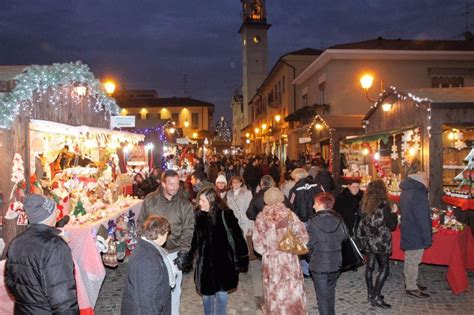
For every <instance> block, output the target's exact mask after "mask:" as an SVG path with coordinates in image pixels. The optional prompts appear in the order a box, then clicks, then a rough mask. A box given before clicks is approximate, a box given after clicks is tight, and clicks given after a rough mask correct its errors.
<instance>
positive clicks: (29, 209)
mask: <svg viewBox="0 0 474 315" xmlns="http://www.w3.org/2000/svg"><path fill="white" fill-rule="evenodd" d="M24 208H25V212H26V214H27V215H28V221H29V222H30V223H42V222H44V221H46V220H47V219H49V218H50V217H51V216H53V215H54V214H55V213H56V212H55V211H56V203H55V202H54V200H52V199H50V198H46V197H45V196H42V195H36V194H30V195H27V196H26V197H25V205H24Z"/></svg>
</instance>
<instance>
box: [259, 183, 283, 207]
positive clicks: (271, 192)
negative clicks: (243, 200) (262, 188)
mask: <svg viewBox="0 0 474 315" xmlns="http://www.w3.org/2000/svg"><path fill="white" fill-rule="evenodd" d="M284 200H285V196H284V195H283V193H282V192H281V190H280V189H278V188H275V187H273V188H270V189H268V190H267V191H266V192H265V194H264V195H263V201H265V204H267V205H274V204H277V203H280V202H283V201H284Z"/></svg>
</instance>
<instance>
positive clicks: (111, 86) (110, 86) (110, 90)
mask: <svg viewBox="0 0 474 315" xmlns="http://www.w3.org/2000/svg"><path fill="white" fill-rule="evenodd" d="M104 88H105V91H106V92H107V94H109V95H112V94H114V92H115V83H114V82H112V81H106V82H105V83H104Z"/></svg>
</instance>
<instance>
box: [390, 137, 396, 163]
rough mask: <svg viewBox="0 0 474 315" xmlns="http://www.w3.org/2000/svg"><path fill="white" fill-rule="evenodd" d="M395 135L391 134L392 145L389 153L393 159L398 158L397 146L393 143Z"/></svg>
mask: <svg viewBox="0 0 474 315" xmlns="http://www.w3.org/2000/svg"><path fill="white" fill-rule="evenodd" d="M395 140H396V136H395V135H393V145H392V153H391V154H390V158H391V159H392V160H394V161H396V160H397V159H398V146H397V144H396V143H395Z"/></svg>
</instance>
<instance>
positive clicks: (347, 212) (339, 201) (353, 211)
mask: <svg viewBox="0 0 474 315" xmlns="http://www.w3.org/2000/svg"><path fill="white" fill-rule="evenodd" d="M363 195H364V193H363V192H362V190H359V192H358V193H357V195H353V194H352V193H351V191H350V190H349V189H348V188H345V189H344V190H343V191H342V192H341V193H340V194H339V195H338V196H337V198H336V203H335V204H334V210H335V211H336V212H337V213H339V214H340V215H341V216H342V219H343V220H344V223H345V224H346V226H347V228H348V229H349V233H351V235H353V231H354V228H355V224H356V222H357V217H358V215H359V213H360V211H359V210H360V201H361V200H362V196H363Z"/></svg>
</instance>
